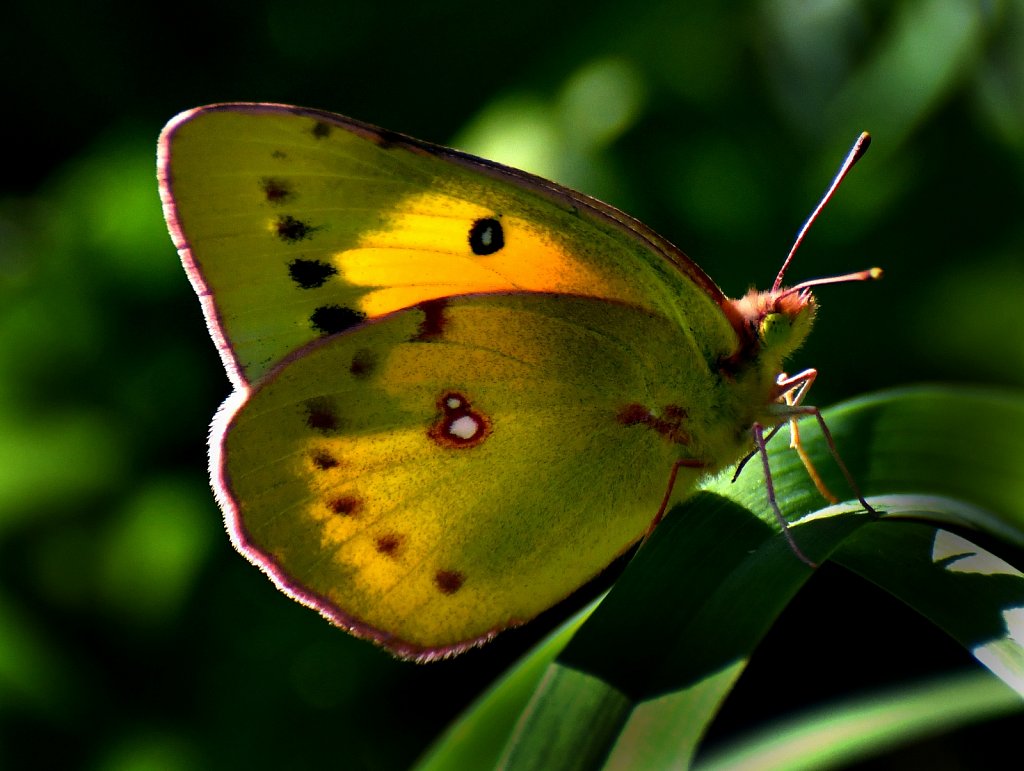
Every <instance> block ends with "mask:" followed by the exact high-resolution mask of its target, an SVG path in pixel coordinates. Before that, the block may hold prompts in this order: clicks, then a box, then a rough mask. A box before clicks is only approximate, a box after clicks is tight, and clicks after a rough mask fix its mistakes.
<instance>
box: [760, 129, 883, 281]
mask: <svg viewBox="0 0 1024 771" xmlns="http://www.w3.org/2000/svg"><path fill="white" fill-rule="evenodd" d="M870 145H871V135H870V134H869V133H868V132H866V131H863V132H861V135H860V136H859V137H857V141H856V142H854V143H853V147H851V148H850V152H848V153H847V154H846V160H844V161H843V164H842V165H841V166H840V167H839V171H837V172H836V175H835V177H834V178H833V179H832V184H831V185H829V186H828V190H826V191H825V195H823V196H822V197H821V201H819V202H818V205H817V206H815V207H814V211H812V212H811V216H810V217H808V218H807V221H806V222H804V224H803V227H801V228H800V232H799V233H797V234H796V240H795V241H794V242H793V247H792V248H791V249H790V250H789V254H788V255H786V260H785V262H783V263H782V268H781V269H780V270H779V275H778V276H776V277H775V283H774V284H772V291H773V292H777V291H778V289H779V287H780V286H782V277H783V276H785V275H786V269H787V268H788V267H789V263H791V262H792V261H793V255H794V254H796V250H797V249H798V248H800V244H801V243H803V240H804V236H806V235H807V231H808V230H810V229H811V225H812V224H814V221H815V220H816V219H818V215H819V214H820V213H821V210H822V209H824V208H825V204H827V203H828V202H829V200H830V199H831V198H832V195H833V194H834V193H835V192H836V189H837V188H838V187H839V183H840V182H842V181H843V179H844V178H845V177H846V175H847V173H848V172H849V171H850V169H852V168H853V165H854V164H855V163H856V162H857V161H859V160H860V159H861V158H862V157H863V156H864V153H866V152H867V150H868V147H869V146H870Z"/></svg>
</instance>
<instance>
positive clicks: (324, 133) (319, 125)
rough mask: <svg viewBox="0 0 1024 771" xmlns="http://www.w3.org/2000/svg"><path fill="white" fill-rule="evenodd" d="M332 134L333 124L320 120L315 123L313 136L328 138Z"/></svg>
mask: <svg viewBox="0 0 1024 771" xmlns="http://www.w3.org/2000/svg"><path fill="white" fill-rule="evenodd" d="M330 135H331V124H330V123H324V122H323V121H322V120H318V121H317V122H316V123H314V124H313V136H315V137H316V138H317V139H326V138H327V137H329V136H330Z"/></svg>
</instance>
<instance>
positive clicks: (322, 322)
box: [309, 305, 366, 335]
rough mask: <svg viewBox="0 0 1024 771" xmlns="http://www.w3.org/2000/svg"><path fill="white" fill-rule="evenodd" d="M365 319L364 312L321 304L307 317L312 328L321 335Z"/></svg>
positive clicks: (333, 332) (351, 325)
mask: <svg viewBox="0 0 1024 771" xmlns="http://www.w3.org/2000/svg"><path fill="white" fill-rule="evenodd" d="M364 321H366V314H365V313H363V312H361V311H356V310H352V308H345V307H344V306H341V305H321V306H320V307H319V308H317V309H316V310H315V311H313V313H312V315H311V316H310V317H309V323H310V324H311V325H312V327H313V329H315V330H316V331H317V332H319V333H320V334H322V335H333V334H336V333H338V332H344V331H345V330H346V329H351V328H352V327H354V326H356V325H357V324H362V323H363V322H364Z"/></svg>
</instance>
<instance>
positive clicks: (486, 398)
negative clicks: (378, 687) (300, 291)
mask: <svg viewBox="0 0 1024 771" xmlns="http://www.w3.org/2000/svg"><path fill="white" fill-rule="evenodd" d="M659 350H671V351H673V356H656V355H654V354H653V353H652V352H654V351H659ZM713 378H714V375H713V374H712V373H711V372H710V371H709V370H708V368H707V366H706V364H705V363H704V362H703V361H702V360H701V358H700V356H699V352H698V351H696V349H694V348H692V347H688V344H687V342H686V337H685V336H683V335H680V334H679V332H678V331H677V330H674V329H673V327H672V326H671V325H668V324H666V323H665V320H664V319H663V318H662V317H660V316H658V315H656V314H652V313H650V312H648V311H645V310H643V309H639V308H636V307H633V306H628V305H624V304H621V303H610V302H604V301H598V300H594V299H590V298H578V297H571V296H559V295H548V294H510V295H501V294H495V295H484V296H477V297H466V298H456V299H452V300H449V301H443V300H442V301H434V302H430V303H426V304H423V305H420V306H418V307H416V308H412V309H408V310H404V311H399V312H396V313H392V314H389V315H387V316H385V317H383V318H380V319H378V320H376V321H373V322H368V323H365V324H363V325H361V326H360V327H358V328H355V329H353V330H351V331H349V332H347V333H344V334H340V335H335V336H333V337H330V338H327V339H325V340H323V341H320V342H315V343H313V344H311V345H310V346H308V347H307V348H304V349H301V351H299V352H297V353H296V354H295V355H293V356H291V357H289V358H288V359H287V360H286V361H285V362H284V363H283V364H282V365H281V366H279V367H278V368H277V369H275V370H274V371H273V372H272V373H271V374H270V375H269V377H268V378H266V380H265V382H263V383H262V384H261V385H260V386H259V387H258V388H256V389H255V390H254V391H253V392H252V393H251V394H250V395H249V397H248V399H246V400H244V402H240V406H239V404H236V405H235V406H234V407H233V408H229V411H228V412H227V413H226V414H224V415H223V416H222V419H221V422H220V425H219V429H218V432H217V435H216V436H215V437H214V442H215V443H216V444H217V445H218V450H217V452H218V453H219V455H220V458H219V461H220V468H221V469H222V472H221V475H220V487H221V490H220V495H221V499H222V503H223V504H224V506H225V509H226V510H227V511H229V512H230V514H229V519H230V521H231V522H232V531H233V534H234V537H235V540H236V544H237V545H238V546H239V547H240V548H241V549H242V550H243V551H244V552H245V553H246V554H247V555H248V556H249V557H250V558H251V559H254V560H255V561H257V562H258V563H259V564H261V565H262V566H263V567H264V568H265V569H267V570H268V572H270V573H271V574H272V575H273V576H274V577H275V579H276V580H277V582H278V584H279V585H281V586H282V588H284V589H285V590H286V591H289V592H290V593H291V594H293V595H294V596H296V597H298V598H299V599H301V600H303V601H305V602H307V603H309V604H311V605H314V606H316V607H317V608H318V609H320V610H321V612H323V613H324V614H325V615H327V616H328V617H330V618H332V619H333V620H334V621H335V622H337V623H340V624H342V625H344V626H347V627H349V628H350V629H353V630H354V631H356V632H357V633H359V634H362V635H364V636H368V637H371V638H373V639H376V640H378V641H379V642H382V643H383V644H385V645H386V646H388V647H389V648H391V649H392V650H394V651H396V652H398V653H401V654H404V655H410V656H418V657H423V658H431V657H436V656H439V655H444V654H445V653H450V652H453V651H457V650H461V649H463V648H465V647H467V646H469V645H471V644H474V643H477V642H480V641H482V640H484V639H487V638H488V637H489V636H491V635H493V634H494V633H495V632H496V631H498V630H500V629H502V628H504V627H507V626H509V625H513V624H516V623H520V622H523V621H526V620H528V619H530V618H532V617H533V616H535V615H537V614H538V613H539V612H540V611H542V610H544V609H545V608H547V607H550V606H551V605H552V604H554V603H555V602H557V601H558V600H559V599H561V598H563V597H565V596H566V595H567V594H568V593H569V592H570V591H571V590H572V589H573V588H575V587H576V586H578V585H580V584H582V583H583V582H585V581H586V580H587V579H589V578H590V577H592V576H593V575H595V574H596V573H598V572H599V571H600V570H601V569H602V568H603V567H605V566H606V565H607V564H608V563H609V562H610V561H611V560H612V559H614V557H615V556H616V555H618V554H620V553H621V552H622V551H623V550H624V549H626V548H628V546H629V545H630V544H632V543H634V542H635V541H636V540H637V539H638V538H639V537H640V536H641V535H643V533H644V532H645V531H646V529H647V527H648V526H649V525H650V523H651V521H652V518H653V517H654V515H655V513H656V512H657V511H658V508H659V504H660V501H661V498H662V496H663V495H664V493H665V490H666V485H667V479H668V474H669V471H670V470H671V468H672V465H673V462H674V460H675V459H676V458H678V457H680V456H685V455H686V453H687V452H688V451H689V449H690V448H689V447H688V443H689V442H691V441H692V437H690V436H689V435H688V431H687V423H686V421H687V419H688V413H689V411H691V410H696V411H697V412H698V413H699V412H700V411H701V410H705V409H707V405H703V404H694V405H679V404H675V405H673V404H672V402H671V400H672V398H673V394H678V393H680V391H681V389H687V388H691V389H692V390H693V391H696V392H700V391H699V390H698V389H703V390H704V391H705V392H707V391H708V387H707V386H708V384H709V383H710V381H711V380H712V379H713ZM683 392H686V391H683ZM648 406H651V415H652V417H651V418H650V419H646V418H645V419H640V418H639V417H638V414H637V413H638V411H639V410H641V409H648ZM232 409H234V410H235V411H234V412H231V411H230V410H232ZM655 414H656V415H657V416H659V417H653V415H655ZM696 473H697V472H696V471H692V472H691V470H690V469H684V470H683V473H682V474H681V476H680V479H679V480H678V481H677V487H678V488H679V489H680V491H682V490H685V488H687V487H688V486H690V485H692V483H693V480H694V479H695V477H696Z"/></svg>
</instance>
